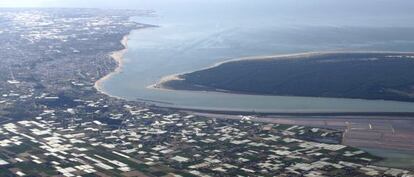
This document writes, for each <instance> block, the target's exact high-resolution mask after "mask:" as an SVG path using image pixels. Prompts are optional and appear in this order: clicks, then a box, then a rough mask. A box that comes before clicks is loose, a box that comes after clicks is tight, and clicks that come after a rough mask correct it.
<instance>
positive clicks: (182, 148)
mask: <svg viewBox="0 0 414 177" xmlns="http://www.w3.org/2000/svg"><path fill="white" fill-rule="evenodd" d="M131 14H134V13H133V12H128V11H115V12H110V13H109V12H103V11H100V10H93V9H81V10H74V9H70V10H68V9H58V10H53V9H43V10H42V9H40V10H39V9H37V10H30V9H28V10H27V9H26V10H16V9H9V10H4V11H2V12H1V13H0V18H1V19H2V20H4V21H5V23H1V24H0V26H1V27H2V28H1V31H0V41H1V42H0V53H1V55H0V176H67V177H71V176H85V177H87V176H110V177H112V176H176V177H179V176H183V177H189V176H203V177H204V176H205V177H207V176H401V177H410V176H412V174H413V173H412V172H410V171H408V170H402V169H396V168H388V167H379V166H375V165H374V164H375V162H377V161H379V160H380V159H379V158H378V157H375V156H372V155H370V154H368V153H366V152H364V151H361V150H358V149H355V148H351V147H347V146H344V145H341V144H340V139H341V133H338V132H336V131H332V130H327V129H321V128H308V127H303V126H288V125H280V124H270V123H260V122H254V121H252V120H251V119H250V118H245V119H241V120H225V119H214V118H206V117H202V116H195V115H192V114H188V113H181V112H177V111H173V110H168V109H161V108H153V107H149V106H147V105H145V104H142V103H137V102H128V101H125V100H120V99H116V98H111V97H108V96H106V95H103V94H101V93H98V92H97V90H96V89H95V88H94V87H93V85H94V83H95V82H96V80H98V79H99V78H101V77H102V76H104V75H105V74H107V73H108V72H110V71H112V70H113V69H114V67H115V66H116V63H115V62H114V61H113V60H111V58H110V57H109V55H108V54H109V53H111V52H112V51H115V50H119V49H122V45H121V44H120V43H119V40H120V39H121V38H122V37H123V36H124V35H126V34H128V33H129V32H130V31H131V30H132V29H136V28H140V27H143V26H142V25H140V24H136V23H132V22H130V21H129V20H128V19H129V17H130V15H131ZM97 43H99V45H96V44H97ZM325 140H326V141H325ZM332 140H336V141H332ZM327 142H337V143H327Z"/></svg>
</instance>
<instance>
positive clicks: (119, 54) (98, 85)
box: [94, 34, 129, 98]
mask: <svg viewBox="0 0 414 177" xmlns="http://www.w3.org/2000/svg"><path fill="white" fill-rule="evenodd" d="M128 37H129V34H128V35H125V36H124V37H123V38H122V40H121V41H120V43H121V44H122V46H123V47H124V48H123V49H121V50H118V51H114V52H112V53H111V55H110V56H111V58H112V59H113V60H115V61H116V63H117V67H116V68H115V69H114V70H113V71H112V72H110V73H109V74H107V75H105V76H104V77H102V78H100V79H99V80H97V81H96V82H95V84H94V87H95V89H96V90H97V91H98V92H100V93H102V94H105V95H108V96H110V97H116V98H119V97H117V96H114V95H110V94H108V93H107V92H105V91H104V90H103V87H102V84H103V83H104V82H105V81H106V80H108V79H110V78H111V77H112V76H113V75H115V74H118V73H119V72H121V71H122V67H123V65H124V60H123V57H124V54H125V53H126V51H127V50H128Z"/></svg>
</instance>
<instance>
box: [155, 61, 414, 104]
mask: <svg viewBox="0 0 414 177" xmlns="http://www.w3.org/2000/svg"><path fill="white" fill-rule="evenodd" d="M180 77H181V78H183V79H184V80H176V81H169V82H166V83H164V84H163V85H164V86H165V87H167V88H172V89H183V90H209V91H212V90H214V91H227V92H237V93H247V94H264V95H291V96H316V97H341V98H362V99H385V100H399V101H414V54H409V53H322V54H310V55H297V56H290V57H275V58H271V59H255V60H239V61H231V62H226V63H222V64H220V65H218V66H215V67H212V68H208V69H205V70H200V71H196V72H192V73H188V74H184V75H181V76H180Z"/></svg>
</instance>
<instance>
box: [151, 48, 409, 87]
mask: <svg viewBox="0 0 414 177" xmlns="http://www.w3.org/2000/svg"><path fill="white" fill-rule="evenodd" d="M348 53H349V54H352V53H373V54H375V53H378V54H380V53H382V54H387V53H389V54H414V52H395V51H326V52H320V51H319V52H318V51H316V52H315V51H314V52H312V51H311V52H303V53H293V54H278V55H263V56H250V57H239V58H234V59H229V60H225V61H222V62H217V63H214V64H213V65H210V66H207V67H204V68H201V69H197V70H193V71H188V72H183V73H176V74H171V75H167V76H164V77H162V78H161V79H160V80H159V81H157V82H156V83H154V84H152V85H149V86H147V88H148V89H157V90H163V91H175V90H178V89H174V88H170V87H167V86H166V85H165V83H167V82H172V81H183V80H185V78H183V77H182V76H183V75H185V74H191V73H193V72H196V71H202V70H207V69H211V68H215V67H217V66H220V65H222V64H226V63H231V62H238V61H252V60H290V59H303V58H306V57H311V56H318V55H319V56H320V55H329V54H348ZM185 91H205V92H224V93H233V94H246V93H239V92H232V91H227V90H223V91H220V89H219V90H215V91H212V90H208V91H206V90H185ZM248 95H262V94H248Z"/></svg>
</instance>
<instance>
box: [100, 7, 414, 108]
mask: <svg viewBox="0 0 414 177" xmlns="http://www.w3.org/2000/svg"><path fill="white" fill-rule="evenodd" d="M157 2H158V1H157ZM180 2H182V1H180ZM191 2H192V1H191ZM191 2H190V1H186V3H182V4H181V6H180V4H179V3H177V4H174V3H172V4H171V8H168V5H166V4H162V3H160V2H158V3H160V4H157V5H156V6H154V7H155V8H154V10H155V11H157V16H156V17H136V18H134V19H133V20H134V21H137V22H141V23H148V24H154V25H159V26H160V27H158V28H148V29H142V30H137V31H134V32H132V34H131V35H130V38H129V41H128V52H127V53H126V55H125V57H124V60H125V62H124V63H125V65H124V66H123V69H122V72H121V73H119V74H116V75H114V76H113V77H111V78H110V79H109V80H107V81H105V82H104V83H103V89H104V91H106V92H107V93H109V94H111V95H115V96H120V97H123V98H126V99H128V100H136V99H145V100H154V101H159V102H165V103H156V104H161V105H164V106H165V105H167V106H173V107H187V108H199V109H216V110H247V111H253V110H254V111H262V112H333V111H337V112H373V111H380V112H399V111H404V112H414V103H405V102H394V101H381V100H359V99H336V98H311V97H288V96H257V95H239V94H225V93H214V92H188V91H165V90H154V89H148V88H147V86H149V85H151V84H154V83H155V82H157V81H158V80H159V79H160V78H161V77H163V76H166V75H170V74H176V73H182V72H188V71H193V70H197V69H200V68H204V67H206V66H209V65H212V64H214V63H216V62H221V61H225V60H228V59H233V58H238V57H245V56H256V55H275V54H290V53H298V52H309V51H337V50H339V51H353V50H359V51H384V50H386V51H413V49H414V28H413V26H414V24H410V23H411V21H409V20H408V19H412V18H411V17H413V12H408V11H407V12H405V11H404V8H400V7H389V8H395V9H394V10H398V8H400V11H401V13H395V12H392V13H389V14H387V13H386V12H387V11H382V10H384V9H381V8H385V7H381V8H380V6H379V5H377V6H373V7H370V8H366V9H364V11H362V12H360V11H358V12H353V13H355V14H351V12H349V11H348V10H349V9H352V8H355V7H353V5H349V4H346V3H345V4H343V3H336V4H335V3H329V1H323V0H318V1H316V2H320V5H321V6H316V5H314V4H311V3H302V4H300V5H299V4H298V2H299V1H292V2H291V3H290V2H288V1H276V2H275V1H269V0H263V1H257V2H256V1H255V2H245V1H244V2H243V3H240V2H242V1H237V0H231V1H223V2H219V1H212V3H207V2H204V1H200V2H199V1H197V2H195V1H194V2H195V3H191ZM201 2H203V3H201ZM295 2H296V4H295ZM301 2H305V1H301ZM368 2H372V3H373V2H374V1H368ZM375 2H377V1H375ZM364 4H365V5H370V4H369V3H364ZM380 4H381V3H380ZM341 5H342V8H339V9H338V6H341ZM358 7H359V6H358ZM318 8H319V9H318ZM333 9H337V10H333ZM347 9H348V10H347ZM391 10H393V9H391ZM380 11H381V13H377V12H380ZM322 12H323V13H322ZM324 13H328V14H329V15H327V14H324ZM383 13H385V14H383Z"/></svg>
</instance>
